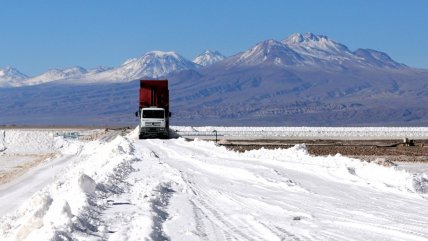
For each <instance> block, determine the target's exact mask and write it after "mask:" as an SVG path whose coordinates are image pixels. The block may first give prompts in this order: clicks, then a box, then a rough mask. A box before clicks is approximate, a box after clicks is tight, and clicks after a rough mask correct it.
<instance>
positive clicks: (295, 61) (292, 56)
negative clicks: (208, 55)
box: [225, 39, 304, 66]
mask: <svg viewBox="0 0 428 241" xmlns="http://www.w3.org/2000/svg"><path fill="white" fill-rule="evenodd" d="M225 63H226V65H227V66H233V65H239V66H242V65H247V66H253V65H259V64H274V65H302V64H303V63H304V58H303V57H302V56H300V55H299V54H298V53H296V52H295V51H294V50H292V49H291V48H289V47H288V46H287V45H285V44H283V43H281V42H279V41H276V40H272V39H271V40H266V41H263V42H260V43H258V44H256V45H255V46H254V47H252V48H250V49H248V50H247V51H245V52H243V53H241V54H238V55H235V56H232V57H231V58H228V59H226V60H225Z"/></svg>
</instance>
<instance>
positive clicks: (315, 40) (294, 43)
mask: <svg viewBox="0 0 428 241" xmlns="http://www.w3.org/2000/svg"><path fill="white" fill-rule="evenodd" d="M282 43H284V44H285V45H287V46H288V47H290V48H291V49H293V50H294V51H296V52H297V53H299V54H301V55H304V56H312V57H315V58H320V59H331V58H333V57H337V56H339V57H342V58H352V57H353V55H352V53H351V51H350V50H349V49H348V47H346V46H345V45H343V44H340V43H337V42H335V41H333V40H331V39H329V38H328V37H327V36H324V35H315V34H313V33H306V34H303V35H302V34H300V33H295V34H292V35H290V36H289V37H288V38H286V39H284V40H283V41H282Z"/></svg>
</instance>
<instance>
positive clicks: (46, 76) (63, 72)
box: [23, 66, 88, 85]
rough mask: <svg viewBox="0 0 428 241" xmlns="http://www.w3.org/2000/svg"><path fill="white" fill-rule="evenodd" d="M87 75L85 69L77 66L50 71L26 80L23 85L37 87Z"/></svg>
mask: <svg viewBox="0 0 428 241" xmlns="http://www.w3.org/2000/svg"><path fill="white" fill-rule="evenodd" d="M87 73H88V71H87V70H86V69H84V68H82V67H79V66H76V67H72V68H65V69H51V70H48V71H47V72H45V73H43V74H41V75H38V76H35V77H32V78H28V79H27V80H25V81H24V82H23V84H24V85H37V84H43V83H47V82H52V81H56V80H62V79H69V78H80V77H82V76H83V75H85V74H87Z"/></svg>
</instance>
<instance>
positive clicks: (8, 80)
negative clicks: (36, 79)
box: [0, 66, 28, 87]
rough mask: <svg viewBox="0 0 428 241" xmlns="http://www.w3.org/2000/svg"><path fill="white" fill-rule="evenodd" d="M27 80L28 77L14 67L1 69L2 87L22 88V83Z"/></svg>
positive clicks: (0, 81) (0, 79)
mask: <svg viewBox="0 0 428 241" xmlns="http://www.w3.org/2000/svg"><path fill="white" fill-rule="evenodd" d="M27 78H28V76H26V75H25V74H23V73H21V72H19V71H18V70H17V69H15V68H13V67H10V66H8V67H6V68H4V69H3V68H0V87H17V86H21V85H22V82H23V81H24V80H25V79H27Z"/></svg>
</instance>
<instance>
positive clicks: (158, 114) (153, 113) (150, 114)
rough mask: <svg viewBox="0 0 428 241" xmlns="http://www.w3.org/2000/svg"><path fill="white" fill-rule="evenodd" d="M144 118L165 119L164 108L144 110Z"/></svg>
mask: <svg viewBox="0 0 428 241" xmlns="http://www.w3.org/2000/svg"><path fill="white" fill-rule="evenodd" d="M143 118H153V119H163V118H165V115H164V111H163V110H143Z"/></svg>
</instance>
